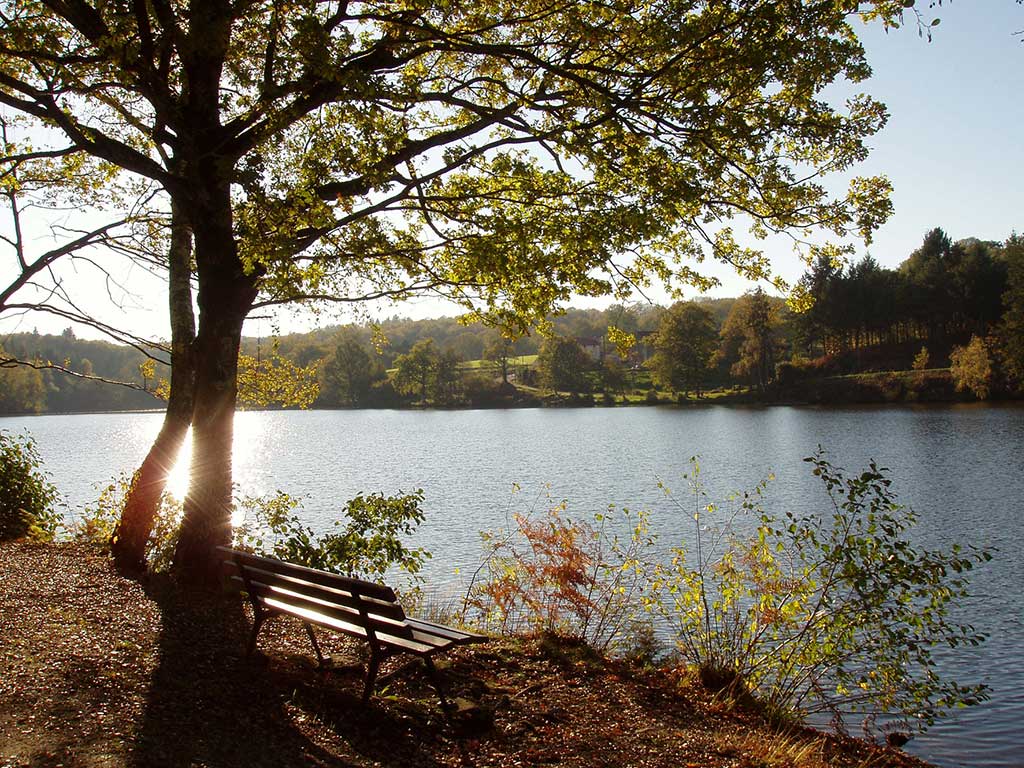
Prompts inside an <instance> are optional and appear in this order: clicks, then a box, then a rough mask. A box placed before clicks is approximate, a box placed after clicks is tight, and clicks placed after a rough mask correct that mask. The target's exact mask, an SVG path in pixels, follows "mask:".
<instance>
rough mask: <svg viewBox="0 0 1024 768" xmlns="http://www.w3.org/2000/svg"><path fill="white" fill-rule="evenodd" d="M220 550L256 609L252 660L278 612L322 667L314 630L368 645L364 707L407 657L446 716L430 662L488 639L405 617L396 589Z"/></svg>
mask: <svg viewBox="0 0 1024 768" xmlns="http://www.w3.org/2000/svg"><path fill="white" fill-rule="evenodd" d="M219 551H220V553H221V554H222V556H223V558H224V567H225V574H226V576H227V578H228V579H229V580H230V581H231V583H233V584H234V585H235V586H237V587H238V588H239V589H241V590H242V591H244V592H245V593H246V595H247V596H248V598H249V601H250V602H251V603H252V607H253V629H252V635H251V636H250V638H249V645H248V648H247V651H246V652H247V654H251V653H252V652H253V650H254V649H255V647H256V641H257V638H258V637H259V633H260V629H261V628H262V627H263V624H264V623H265V622H266V621H267V619H269V618H271V617H273V616H275V615H280V614H287V615H289V616H294V617H295V618H297V619H299V620H300V621H302V623H303V624H304V625H305V628H306V632H307V634H308V636H309V639H310V642H311V643H312V645H313V650H314V651H315V652H316V657H317V661H318V663H319V664H320V666H321V667H323V666H324V657H323V654H322V653H321V651H320V646H319V644H318V643H317V640H316V635H315V634H314V632H313V626H314V625H316V626H318V627H323V628H325V629H329V630H332V631H334V632H340V633H342V634H345V635H349V636H350V637H355V638H358V639H360V640H364V641H366V642H367V643H368V644H369V646H370V660H369V663H368V665H367V671H366V682H365V686H364V689H363V701H364V702H365V701H368V700H369V698H370V696H372V695H373V688H374V683H375V681H376V677H377V672H378V670H379V669H380V663H381V662H382V661H383V660H384V659H386V658H387V657H389V656H391V655H395V654H399V653H407V654H412V655H414V656H419V657H420V658H422V659H423V661H424V664H425V665H426V667H427V670H428V672H429V673H430V677H431V681H432V682H433V684H434V687H435V689H436V690H437V693H438V696H439V697H440V699H441V704H442V706H443V707H444V709H445V712H446V713H447V711H448V702H447V699H446V698H445V695H444V690H443V687H442V685H441V680H440V677H439V675H438V674H437V669H436V667H435V666H434V663H433V660H432V657H433V656H434V655H435V654H437V653H442V652H444V651H446V650H448V649H450V648H452V647H454V646H458V645H467V644H470V643H482V642H486V641H487V639H488V638H487V637H486V636H485V635H481V634H477V633H475V632H469V631H466V630H464V629H460V628H457V627H449V626H446V625H444V624H437V623H434V622H431V621H425V620H423V619H416V618H412V617H409V616H406V615H405V610H404V609H403V608H402V605H401V604H400V603H399V601H398V597H397V596H396V595H395V592H394V590H392V589H391V588H390V587H388V586H385V585H383V584H374V583H373V582H369V581H363V580H362V579H354V578H351V577H348V576H340V575H338V574H334V573H328V572H326V571H318V570H316V569H314V568H306V567H304V566H301V565H294V564H292V563H286V562H284V561H282V560H276V559H274V558H269V557H261V556H259V555H254V554H251V553H249V552H243V551H241V550H237V549H231V548H229V547H220V548H219Z"/></svg>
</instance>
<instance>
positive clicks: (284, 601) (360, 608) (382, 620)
mask: <svg viewBox="0 0 1024 768" xmlns="http://www.w3.org/2000/svg"><path fill="white" fill-rule="evenodd" d="M219 551H220V552H221V554H222V555H223V556H224V565H225V570H226V575H227V576H228V578H230V579H231V580H232V581H234V582H235V583H237V584H238V585H239V587H240V588H242V589H244V590H245V591H246V592H247V593H248V594H249V596H250V598H251V599H259V600H260V601H261V602H262V603H263V604H264V605H265V606H267V607H269V608H271V609H274V608H286V609H287V610H288V611H289V612H292V613H297V614H299V615H301V614H302V613H307V614H309V616H310V617H311V620H313V621H316V620H318V619H317V618H313V617H327V618H328V619H329V620H331V621H335V622H341V623H343V624H346V625H350V629H349V630H347V631H350V632H351V634H356V635H360V634H362V635H364V636H366V637H367V639H370V640H371V641H372V640H373V639H374V638H375V637H376V635H378V634H383V635H387V636H391V637H402V638H406V637H408V638H411V637H412V631H411V630H410V629H409V627H408V626H407V625H406V623H405V611H404V610H403V609H402V606H401V605H400V604H399V602H398V598H397V596H396V595H395V592H394V590H392V589H391V587H388V586H385V585H383V584H374V583H373V582H370V581H363V580H362V579H354V578H351V577H348V576H340V575H338V574H334V573H328V572H326V571H318V570H315V569H313V568H306V567H304V566H301V565H293V564H292V563H286V562H284V561H282V560H275V559H273V558H267V557H260V556H259V555H253V554H250V553H248V552H241V551H239V550H237V549H230V548H228V547H220V548H219ZM341 629H342V630H343V631H346V630H345V629H344V628H343V627H342V628H341Z"/></svg>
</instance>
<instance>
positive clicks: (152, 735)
mask: <svg viewBox="0 0 1024 768" xmlns="http://www.w3.org/2000/svg"><path fill="white" fill-rule="evenodd" d="M249 626H250V623H249V616H248V615H247V613H246V611H245V609H244V608H243V606H242V604H241V602H240V601H239V599H238V598H237V597H233V598H228V597H217V598H209V599H204V600H199V601H197V600H196V599H195V598H193V597H189V598H188V599H186V598H185V596H184V595H183V594H182V593H181V592H179V591H178V590H177V589H176V588H175V586H174V585H173V584H172V583H171V582H169V581H167V580H166V579H162V578H158V577H153V578H151V579H149V580H147V581H146V582H145V583H139V582H137V581H132V580H129V579H126V578H123V577H122V576H119V575H118V574H116V573H115V572H114V571H113V570H112V569H111V567H110V565H109V563H108V561H107V559H106V558H105V557H104V556H103V555H101V554H99V553H98V552H97V551H96V550H95V549H92V548H89V547H84V546H81V545H72V544H62V545H30V544H2V545H0V768H13V767H14V766H40V767H42V766H46V767H47V768H50V767H53V766H64V767H65V768H75V767H78V766H90V767H91V766H102V767H104V768H127V767H129V766H130V767H132V768H136V767H137V768H142V767H143V766H157V767H159V766H174V767H177V766H181V767H182V768H184V767H185V766H207V767H209V768H219V767H221V766H224V767H227V766H247V767H248V766H274V767H275V768H277V767H279V766H339V767H340V766H395V767H396V768H397V767H398V766H427V767H431V768H433V767H435V766H438V767H439V766H527V765H529V766H533V765H552V766H579V767H580V768H584V767H588V768H589V767H590V766H609V767H611V766H616V767H619V766H665V767H666V768H668V767H669V766H671V767H672V768H684V767H685V766H701V767H702V768H703V767H704V766H707V767H709V768H715V767H717V766H721V767H723V768H724V767H726V766H729V767H731V768H760V767H764V768H769V767H771V766H794V767H795V768H822V767H824V766H851V767H854V766H856V767H857V768H868V767H869V766H870V767H871V768H879V767H881V766H900V767H906V768H920V767H921V766H924V765H925V764H924V763H921V762H920V761H917V760H915V759H913V758H911V757H909V756H907V755H905V754H903V753H902V752H899V751H898V750H894V749H891V748H881V747H873V746H870V745H867V744H865V743H863V742H860V741H856V740H850V739H847V740H839V739H834V738H825V737H822V736H821V734H818V733H816V732H814V731H810V730H805V731H800V732H797V733H791V734H788V735H787V734H781V733H779V732H778V731H776V730H773V729H772V728H770V727H768V726H767V725H766V724H764V723H763V722H762V721H761V720H760V718H759V717H758V716H757V715H756V714H755V713H752V712H744V711H737V710H735V709H733V708H731V707H730V706H727V705H726V704H723V703H716V702H715V701H714V700H713V699H712V698H711V697H710V696H708V695H707V693H706V692H705V691H704V690H703V689H702V688H700V687H699V684H697V683H692V682H687V681H685V680H683V679H682V678H680V677H678V676H677V675H674V674H672V673H669V672H654V671H648V672H642V671H639V670H637V669H636V668H634V667H631V666H629V665H625V664H619V663H616V662H609V661H606V660H603V659H600V658H597V657H595V656H593V655H592V654H588V653H587V652H586V650H585V649H582V648H579V647H576V646H573V645H572V644H571V643H553V642H551V641H550V640H547V641H527V640H523V641H498V640H495V641H493V642H491V643H489V644H487V645H485V646H476V647H473V648H468V649H460V650H459V651H458V652H456V653H452V654H450V655H449V656H448V657H447V658H445V660H444V662H443V663H442V664H440V665H439V666H441V667H442V675H443V676H444V678H445V679H446V681H447V683H446V684H447V686H448V689H449V693H450V694H451V695H452V696H453V697H457V701H458V704H459V708H460V711H459V712H458V713H457V714H456V715H455V716H454V717H453V720H452V722H450V723H449V722H446V721H445V720H444V718H443V717H442V716H441V712H440V707H439V705H438V702H437V698H436V696H435V694H434V692H433V690H432V689H431V688H430V686H429V685H428V684H427V681H426V678H425V676H424V675H423V674H422V670H421V667H420V666H419V664H418V662H416V663H413V664H408V663H406V662H405V661H404V660H395V661H393V662H391V664H393V665H394V666H392V667H391V668H390V669H391V672H392V676H391V678H390V679H389V680H388V681H387V683H386V684H384V685H381V686H379V693H378V696H377V697H376V698H375V699H374V700H373V701H372V702H371V703H370V704H369V705H367V706H364V705H362V703H361V702H360V696H359V694H360V693H361V679H360V671H359V669H358V668H356V666H355V665H354V664H353V665H346V664H345V663H344V659H349V660H353V661H354V660H357V659H358V657H359V652H360V649H359V648H358V647H357V646H354V645H348V644H347V643H346V642H345V641H342V640H337V639H334V638H329V637H328V636H327V635H323V636H322V638H321V642H322V643H323V645H324V646H326V650H327V651H328V652H330V653H332V654H335V656H334V658H336V659H338V660H339V661H340V663H339V665H338V666H339V669H338V671H336V672H332V673H331V674H329V675H324V674H322V673H320V672H319V671H317V670H316V668H315V667H314V665H313V662H312V657H313V654H312V652H311V650H310V647H309V643H308V640H307V638H306V636H305V633H304V631H303V629H302V626H301V625H299V624H297V623H293V622H291V621H290V620H287V619H283V618H282V619H276V620H274V621H272V622H271V623H270V624H268V626H267V628H266V629H265V630H264V632H263V634H262V635H261V638H260V648H261V651H262V653H261V654H257V655H256V656H254V657H253V658H246V657H245V654H244V647H245V641H246V637H247V633H248V631H249ZM386 671H387V670H386Z"/></svg>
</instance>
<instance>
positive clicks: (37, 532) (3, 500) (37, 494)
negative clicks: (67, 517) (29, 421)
mask: <svg viewBox="0 0 1024 768" xmlns="http://www.w3.org/2000/svg"><path fill="white" fill-rule="evenodd" d="M59 502H60V494H59V493H58V492H57V489H56V488H55V487H54V485H53V484H52V483H51V482H50V481H49V478H48V475H47V474H46V473H45V472H44V471H43V470H42V462H41V461H40V459H39V452H38V451H37V450H36V444H35V441H33V440H32V438H31V436H29V435H28V434H24V435H17V434H12V433H10V432H7V431H6V430H0V541H7V540H9V539H21V538H29V539H33V540H37V541H49V540H51V539H53V537H54V535H55V534H56V533H57V528H58V526H59V525H60V521H61V514H60V512H59V510H58V508H57V507H58V504H59Z"/></svg>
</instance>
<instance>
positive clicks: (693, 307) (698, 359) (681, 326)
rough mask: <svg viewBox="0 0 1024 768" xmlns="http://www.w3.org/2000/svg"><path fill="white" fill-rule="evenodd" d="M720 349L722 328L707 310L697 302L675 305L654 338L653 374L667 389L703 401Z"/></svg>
mask: <svg viewBox="0 0 1024 768" xmlns="http://www.w3.org/2000/svg"><path fill="white" fill-rule="evenodd" d="M717 348H718V326H717V325H716V323H715V318H714V316H713V315H712V314H711V312H709V311H708V310H707V309H705V308H704V307H702V306H700V305H699V304H694V303H693V302H679V303H677V304H674V305H672V306H671V307H670V308H669V310H668V311H667V312H666V313H665V314H664V316H663V317H662V318H661V324H660V325H659V326H658V333H657V335H656V336H655V338H654V350H655V351H654V356H653V357H652V358H651V361H650V366H651V374H652V376H653V377H654V381H655V382H656V383H657V384H658V385H660V386H662V387H665V388H667V389H671V390H673V391H675V392H683V393H685V394H687V395H689V393H690V392H691V391H696V392H697V396H698V397H700V395H701V392H702V391H703V389H704V383H705V381H706V380H707V376H708V374H709V373H710V371H711V361H712V357H713V356H714V354H715V351H716V349H717Z"/></svg>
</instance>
